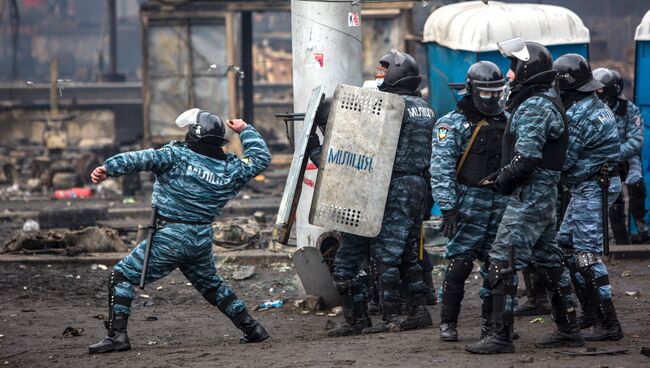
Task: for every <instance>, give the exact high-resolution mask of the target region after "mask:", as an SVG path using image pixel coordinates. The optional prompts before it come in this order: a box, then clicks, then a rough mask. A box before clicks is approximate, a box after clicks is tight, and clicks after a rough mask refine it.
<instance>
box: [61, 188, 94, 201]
mask: <svg viewBox="0 0 650 368" xmlns="http://www.w3.org/2000/svg"><path fill="white" fill-rule="evenodd" d="M94 195H95V190H94V189H93V188H79V187H75V188H70V189H62V190H55V191H54V198H56V199H70V198H90V197H92V196H94Z"/></svg>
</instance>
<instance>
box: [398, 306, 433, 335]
mask: <svg viewBox="0 0 650 368" xmlns="http://www.w3.org/2000/svg"><path fill="white" fill-rule="evenodd" d="M432 325H433V320H432V319H431V313H429V311H428V310H427V307H426V306H425V305H415V306H412V307H411V309H410V311H409V313H408V316H407V317H406V318H405V319H404V320H403V321H402V322H401V323H400V327H401V330H402V331H408V330H415V329H417V328H426V327H429V326H432Z"/></svg>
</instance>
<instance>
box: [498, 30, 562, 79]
mask: <svg viewBox="0 0 650 368" xmlns="http://www.w3.org/2000/svg"><path fill="white" fill-rule="evenodd" d="M513 40H514V39H513ZM509 41H512V40H507V41H504V42H497V45H498V46H499V49H500V50H501V54H502V55H504V56H506V57H507V58H508V59H510V61H511V64H510V69H511V70H512V71H513V72H515V79H514V81H511V84H512V85H513V88H514V87H515V86H517V85H532V84H536V83H538V82H539V80H546V79H547V78H548V77H549V76H551V75H552V76H555V75H556V72H555V71H554V70H553V58H552V56H551V53H550V52H549V51H548V49H547V48H546V47H544V46H543V45H542V44H539V43H537V42H525V43H524V44H523V48H521V45H522V43H521V41H523V40H521V38H519V40H518V41H516V42H514V43H516V44H517V45H516V46H517V47H519V48H520V51H516V50H515V51H508V50H507V48H508V42H509ZM517 47H515V48H517ZM526 56H528V57H526Z"/></svg>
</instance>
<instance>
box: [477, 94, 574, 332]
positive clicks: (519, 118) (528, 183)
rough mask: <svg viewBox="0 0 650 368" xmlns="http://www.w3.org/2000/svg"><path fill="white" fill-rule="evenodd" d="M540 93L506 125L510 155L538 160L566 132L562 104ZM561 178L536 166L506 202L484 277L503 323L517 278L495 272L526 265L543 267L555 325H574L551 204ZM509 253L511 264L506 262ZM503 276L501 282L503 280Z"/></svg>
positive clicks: (508, 319)
mask: <svg viewBox="0 0 650 368" xmlns="http://www.w3.org/2000/svg"><path fill="white" fill-rule="evenodd" d="M540 93H541V94H543V95H545V96H547V97H542V96H539V95H538V94H535V95H531V96H530V97H528V98H526V99H525V100H524V101H523V102H522V103H521V104H520V105H519V106H518V107H516V109H515V110H514V111H513V112H512V114H513V116H512V118H511V120H510V123H509V126H508V127H507V128H506V134H508V133H509V134H511V135H512V136H514V138H515V143H514V153H515V154H516V155H519V156H522V157H525V158H528V159H536V160H542V158H543V157H544V156H543V152H544V147H545V146H546V145H548V144H549V141H558V140H560V139H562V136H563V134H565V127H564V122H563V117H562V112H561V110H560V108H561V106H560V107H558V106H557V105H556V104H554V103H553V102H551V100H550V99H549V98H555V99H557V98H558V96H557V92H556V91H555V90H554V89H552V88H551V89H545V90H543V91H542V92H540ZM556 101H557V100H556ZM504 142H505V140H504ZM504 148H505V147H504ZM504 157H505V156H504ZM559 180H560V171H559V170H552V169H548V168H544V167H542V166H541V164H538V165H537V167H536V168H535V169H534V171H533V172H532V174H531V175H530V177H529V178H528V179H526V180H525V181H524V182H523V183H521V184H518V185H517V186H516V187H515V189H514V191H513V192H512V194H511V195H510V196H509V198H508V205H507V207H506V210H505V212H504V214H503V218H502V220H501V223H500V224H499V229H498V230H497V235H496V239H495V241H494V244H493V245H492V250H491V251H490V272H489V275H488V279H489V280H490V288H491V294H492V297H493V299H494V304H493V305H494V308H495V310H496V309H501V310H502V311H503V313H504V316H503V317H500V318H502V320H501V321H505V322H504V323H505V324H506V326H512V312H513V310H514V307H515V303H516V298H515V290H516V287H517V284H518V277H514V276H513V277H502V276H498V275H499V272H500V270H501V269H502V268H504V267H508V266H509V267H514V269H515V270H523V269H524V268H526V267H527V266H528V264H529V263H532V264H533V265H534V266H535V267H537V268H539V269H540V270H542V272H544V274H545V276H546V279H547V283H546V284H547V287H549V288H550V289H551V291H552V292H553V298H552V301H553V305H554V308H553V309H554V315H555V318H554V319H555V322H556V324H558V325H560V324H564V325H565V326H574V325H576V316H575V311H574V310H575V306H576V301H575V299H574V297H573V291H572V288H571V278H570V274H569V272H568V270H566V269H565V268H564V267H563V253H562V251H561V249H560V248H559V247H558V245H557V241H556V226H557V225H556V216H557V214H556V210H555V205H556V200H557V196H558V183H559ZM511 251H512V253H513V263H514V264H509V258H510V252H511ZM501 278H503V279H504V280H503V281H501ZM500 303H503V304H500ZM496 305H499V307H498V308H497V307H496Z"/></svg>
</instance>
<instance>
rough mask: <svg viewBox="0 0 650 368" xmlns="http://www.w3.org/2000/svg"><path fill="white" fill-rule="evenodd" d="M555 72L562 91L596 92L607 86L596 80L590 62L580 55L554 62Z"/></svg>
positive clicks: (568, 55) (571, 55) (570, 55)
mask: <svg viewBox="0 0 650 368" xmlns="http://www.w3.org/2000/svg"><path fill="white" fill-rule="evenodd" d="M553 70H555V71H556V72H557V74H558V78H559V87H560V90H577V91H580V92H594V91H597V90H599V89H601V88H603V87H604V86H605V85H604V84H603V83H601V82H599V81H598V80H596V79H594V77H593V75H592V74H591V66H589V62H588V61H587V60H586V59H585V58H584V57H583V56H582V55H578V54H566V55H562V56H560V57H559V58H557V59H556V60H555V61H554V62H553Z"/></svg>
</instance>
